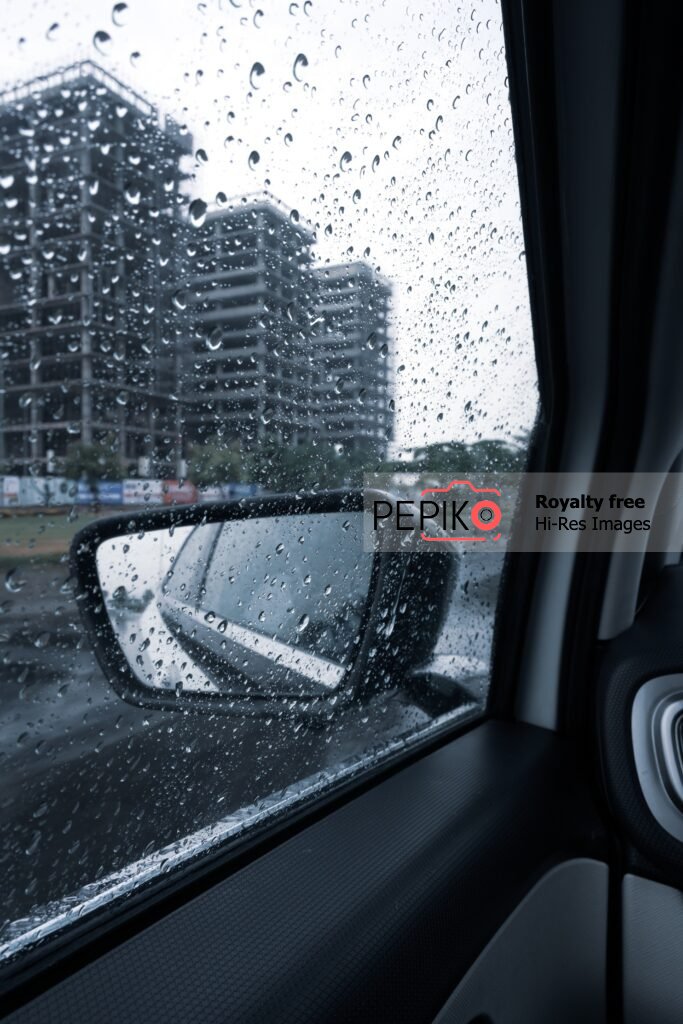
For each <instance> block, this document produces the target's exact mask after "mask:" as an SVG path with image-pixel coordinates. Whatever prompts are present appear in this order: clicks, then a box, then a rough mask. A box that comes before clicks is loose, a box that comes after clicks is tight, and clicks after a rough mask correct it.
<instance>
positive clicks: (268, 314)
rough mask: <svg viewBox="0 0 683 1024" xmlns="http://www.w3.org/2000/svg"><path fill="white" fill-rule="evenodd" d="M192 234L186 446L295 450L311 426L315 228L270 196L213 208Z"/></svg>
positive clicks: (186, 299) (185, 303) (186, 298)
mask: <svg viewBox="0 0 683 1024" xmlns="http://www.w3.org/2000/svg"><path fill="white" fill-rule="evenodd" d="M192 238H193V244H192V251H193V256H192V260H191V264H190V265H189V266H188V270H187V276H186V279H185V284H186V289H185V294H184V295H183V297H182V299H181V304H182V305H183V306H186V308H187V313H188V318H189V321H190V323H191V324H192V344H191V345H190V346H187V345H186V346H184V351H185V353H186V357H185V358H186V365H187V364H189V365H187V369H186V372H185V374H184V380H185V387H184V389H183V390H184V394H185V399H186V400H187V402H188V406H189V407H188V410H187V433H188V437H189V439H190V443H194V444H197V443H200V442H202V441H204V440H208V439H211V440H213V439H215V440H216V441H218V442H220V443H236V444H239V445H240V446H243V447H244V446H246V447H249V446H251V445H253V443H254V442H256V441H259V442H263V441H264V440H266V439H268V440H272V441H274V442H276V443H291V444H298V443H299V442H300V441H301V440H303V439H304V438H306V437H307V436H308V432H309V426H310V413H309V393H308V390H309V387H308V386H309V382H310V375H311V349H310V331H311V329H310V310H311V301H310V296H309V295H308V294H307V283H308V281H309V278H308V276H307V274H306V270H307V268H308V266H309V264H310V261H311V254H310V253H311V245H312V243H313V234H312V232H311V231H310V230H309V229H308V228H307V227H306V226H304V225H303V224H302V223H301V222H300V220H299V217H298V214H296V213H295V212H293V211H290V210H288V209H286V208H285V207H283V206H282V204H280V203H278V202H277V200H275V199H274V198H272V197H264V198H258V199H247V200H236V201H235V202H233V203H230V204H229V205H226V206H225V207H224V208H222V209H216V210H214V211H212V212H211V213H210V214H209V215H208V217H207V218H206V221H205V222H204V224H203V225H202V227H201V228H200V229H199V231H193V234H192Z"/></svg>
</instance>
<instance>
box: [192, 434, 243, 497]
mask: <svg viewBox="0 0 683 1024" xmlns="http://www.w3.org/2000/svg"><path fill="white" fill-rule="evenodd" d="M245 463H246V459H245V457H244V456H243V454H242V452H241V451H240V450H239V448H238V447H234V446H230V445H224V444H221V443H220V442H218V441H215V440H213V441H209V442H207V443H206V444H203V445H202V446H201V447H199V446H198V447H195V448H193V449H192V450H191V451H190V454H189V457H188V460H187V475H188V478H189V479H190V480H191V481H192V483H193V484H196V486H197V487H217V486H219V485H220V484H226V483H242V482H244V481H246V480H247V474H246V465H245Z"/></svg>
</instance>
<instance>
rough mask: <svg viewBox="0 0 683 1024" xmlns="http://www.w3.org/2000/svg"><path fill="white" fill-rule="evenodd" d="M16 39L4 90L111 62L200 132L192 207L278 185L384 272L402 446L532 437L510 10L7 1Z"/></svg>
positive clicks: (334, 3)
mask: <svg viewBox="0 0 683 1024" xmlns="http://www.w3.org/2000/svg"><path fill="white" fill-rule="evenodd" d="M3 23H4V24H3V34H4V41H3V68H2V75H3V79H4V84H5V85H13V84H15V83H17V82H19V81H26V80H28V79H30V78H32V77H34V76H35V75H38V74H42V73H45V72H46V71H51V70H54V69H55V68H56V67H59V66H65V65H67V64H69V63H73V62H74V61H76V60H82V59H86V58H87V59H91V60H95V61H96V62H97V63H99V64H101V65H102V66H103V67H104V68H106V69H107V70H109V71H111V72H112V73H114V74H116V75H117V76H118V77H119V78H121V79H122V80H123V81H124V82H126V84H128V85H130V86H131V87H132V88H134V89H135V90H136V91H138V92H139V93H141V94H143V95H144V96H145V97H147V98H149V99H150V100H151V101H152V102H154V103H155V104H157V105H158V106H159V107H160V109H161V110H162V111H164V112H165V113H168V114H171V115H172V116H173V117H174V118H175V119H176V120H177V121H179V122H180V123H183V124H187V126H188V127H189V129H190V130H191V132H192V136H193V139H194V149H195V152H196V151H198V150H202V151H203V152H202V153H200V154H199V157H198V159H197V160H196V162H195V163H194V167H193V170H194V179H193V180H192V181H191V182H190V184H189V190H190V191H191V193H192V195H193V196H199V197H201V198H203V199H205V200H206V201H207V202H209V203H211V202H212V201H213V200H214V199H215V196H216V193H218V192H224V193H226V194H227V195H228V196H233V195H238V194H242V193H251V192H257V191H259V190H263V189H264V188H267V189H268V190H269V191H271V192H272V193H274V194H275V195H276V196H278V197H279V198H280V199H281V200H282V201H283V202H285V203H286V204H287V205H288V206H290V207H294V208H296V209H297V210H298V211H299V212H300V214H301V216H302V218H307V219H308V220H309V221H310V222H311V223H312V224H313V226H314V227H315V230H316V233H317V236H318V242H317V245H316V250H315V251H316V254H317V258H318V259H319V260H320V261H321V262H326V261H327V262H338V261H345V260H350V259H356V258H361V259H366V260H367V261H368V262H370V263H372V265H373V266H375V267H378V268H379V269H380V270H381V272H382V273H383V274H384V275H385V276H386V277H387V278H388V279H389V280H390V281H391V283H392V286H393V291H394V299H393V316H392V319H393V328H392V333H393V342H392V361H393V364H394V368H395V374H396V394H395V398H396V415H397V421H396V435H397V436H396V442H397V446H398V447H402V446H406V447H407V446H413V445H421V444H425V443H430V442H433V441H439V440H449V439H453V438H458V439H462V440H468V441H471V440H474V439H475V438H477V437H479V436H483V437H505V436H513V435H515V434H517V433H519V432H521V431H523V430H525V429H527V428H528V427H529V426H530V425H531V422H532V420H533V416H534V412H535V407H536V387H535V377H536V375H535V368H534V361H533V347H532V338H531V326H530V317H529V308H528V291H527V283H526V267H525V261H524V254H523V249H524V242H523V236H522V228H521V222H520V211H519V196H518V190H517V181H516V171H515V164H514V151H513V138H512V126H511V119H510V109H509V101H508V97H507V79H506V75H507V69H506V65H505V54H504V49H503V34H502V28H501V23H500V7H499V5H498V4H497V3H494V2H493V0H486V2H482V3H476V4H472V3H467V4H462V5H457V4H456V3H451V2H449V0H441V2H439V0H414V2H412V3H411V4H410V5H409V6H404V5H403V4H402V3H401V2H400V0H398V2H397V0H384V2H382V0H313V2H306V3H304V2H303V0H302V2H301V3H289V0H206V2H205V3H195V2H190V0H130V2H129V3H128V4H123V3H117V4H112V3H109V2H107V3H103V2H102V0H59V2H54V0H33V2H32V3H27V2H26V0H5V3H4V4H3ZM300 54H301V55H304V59H299V60H298V61H297V57H298V56H299V55H300ZM254 152H256V153H258V155H259V159H258V162H257V163H255V164H254V163H253V161H252V165H250V160H249V156H250V154H252V153H254ZM345 154H350V159H349V157H348V156H346V157H345Z"/></svg>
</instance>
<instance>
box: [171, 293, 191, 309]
mask: <svg viewBox="0 0 683 1024" xmlns="http://www.w3.org/2000/svg"><path fill="white" fill-rule="evenodd" d="M171 302H172V303H173V305H174V306H175V308H176V309H180V310H183V309H187V293H186V292H185V291H184V290H183V289H182V288H179V289H178V291H177V292H174V293H173V297H172V298H171Z"/></svg>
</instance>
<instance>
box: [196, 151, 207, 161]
mask: <svg viewBox="0 0 683 1024" xmlns="http://www.w3.org/2000/svg"><path fill="white" fill-rule="evenodd" d="M195 159H196V161H197V163H198V164H206V163H208V162H209V158H208V156H207V154H206V150H205V149H198V150H197V152H196V153H195Z"/></svg>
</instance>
